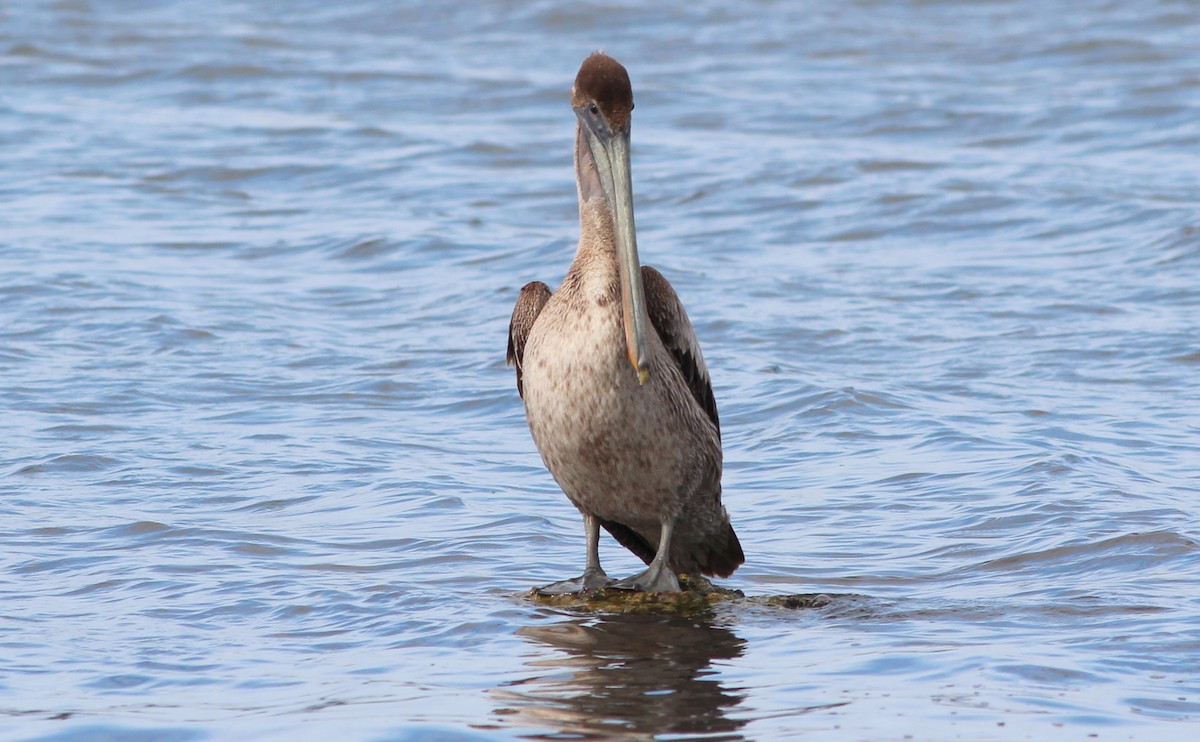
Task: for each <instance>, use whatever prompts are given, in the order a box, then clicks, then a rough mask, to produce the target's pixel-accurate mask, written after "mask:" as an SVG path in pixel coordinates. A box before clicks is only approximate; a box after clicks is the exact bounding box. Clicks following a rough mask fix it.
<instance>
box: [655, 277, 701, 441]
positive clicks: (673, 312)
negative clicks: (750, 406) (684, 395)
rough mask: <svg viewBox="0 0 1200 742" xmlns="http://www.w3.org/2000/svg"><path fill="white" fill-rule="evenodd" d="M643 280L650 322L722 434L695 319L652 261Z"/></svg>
mask: <svg viewBox="0 0 1200 742" xmlns="http://www.w3.org/2000/svg"><path fill="white" fill-rule="evenodd" d="M642 283H643V284H644V286H645V293H646V311H647V313H648V314H649V315H650V324H652V325H654V329H655V330H657V331H658V336H659V338H661V339H662V341H663V345H665V346H667V350H669V351H671V356H672V357H673V358H674V359H675V364H676V366H678V368H679V372H680V373H681V374H683V379H684V381H686V382H687V385H688V389H690V390H691V392H692V396H693V397H694V398H695V399H696V404H698V405H700V409H702V410H704V411H705V413H707V414H708V417H709V419H711V420H712V421H713V425H715V426H716V427H717V437H718V438H719V437H720V436H721V421H720V420H718V419H717V399H716V397H714V396H713V390H712V381H711V380H710V379H709V377H708V366H705V365H704V356H703V355H701V353H700V341H698V340H697V339H696V331H695V330H694V329H692V321H691V320H690V319H688V316H687V312H686V311H684V309H683V302H681V301H679V297H678V296H677V295H676V294H675V289H673V288H671V284H670V283H669V282H668V281H667V279H665V278H663V275H662V274H661V273H659V272H658V271H657V270H655V269H653V268H651V267H650V266H648V265H643V266H642Z"/></svg>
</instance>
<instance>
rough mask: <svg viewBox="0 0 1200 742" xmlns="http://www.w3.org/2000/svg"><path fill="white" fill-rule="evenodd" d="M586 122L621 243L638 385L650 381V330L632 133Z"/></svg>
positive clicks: (624, 301)
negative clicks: (632, 164) (631, 155)
mask: <svg viewBox="0 0 1200 742" xmlns="http://www.w3.org/2000/svg"><path fill="white" fill-rule="evenodd" d="M587 123H588V122H587V121H584V124H585V125H584V126H583V130H584V131H585V132H586V133H587V143H588V146H589V148H590V149H591V153H592V159H593V160H594V161H595V163H596V172H597V174H598V175H599V176H600V185H601V187H602V188H603V189H604V197H605V199H607V201H608V205H609V208H610V209H611V213H612V221H613V236H614V237H615V238H616V241H617V272H618V274H619V276H620V282H621V315H622V317H623V318H624V322H625V350H626V352H627V353H628V356H629V363H630V364H631V365H632V366H633V368H634V370H635V371H637V377H638V383H639V384H645V383H646V382H647V381H649V380H650V344H649V340H648V337H649V328H648V324H647V319H646V296H645V291H644V289H643V288H642V264H641V262H640V261H639V260H638V250H637V230H636V229H635V228H634V222H633V176H632V174H631V172H630V169H629V130H628V128H626V129H625V131H617V132H609V131H608V130H607V129H601V130H599V131H597V130H596V129H593V127H592V126H588V125H587Z"/></svg>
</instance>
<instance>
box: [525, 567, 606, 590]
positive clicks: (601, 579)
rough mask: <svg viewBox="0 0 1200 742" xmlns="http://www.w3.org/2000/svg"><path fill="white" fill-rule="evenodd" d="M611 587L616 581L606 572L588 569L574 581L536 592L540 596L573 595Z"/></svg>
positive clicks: (565, 581)
mask: <svg viewBox="0 0 1200 742" xmlns="http://www.w3.org/2000/svg"><path fill="white" fill-rule="evenodd" d="M609 587H614V581H613V580H612V578H610V577H609V576H608V575H606V574H604V570H602V569H588V570H584V572H583V574H581V575H580V576H578V577H576V578H575V579H573V580H562V581H561V582H552V583H550V584H549V585H546V586H545V587H539V588H537V589H536V591H535V592H537V594H538V595H571V594H573V593H582V592H584V591H587V590H604V589H605V588H609Z"/></svg>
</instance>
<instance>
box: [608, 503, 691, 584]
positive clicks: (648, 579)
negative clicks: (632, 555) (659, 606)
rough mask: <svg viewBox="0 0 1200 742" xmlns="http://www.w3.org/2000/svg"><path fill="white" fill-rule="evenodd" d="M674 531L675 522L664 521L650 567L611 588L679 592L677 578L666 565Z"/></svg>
mask: <svg viewBox="0 0 1200 742" xmlns="http://www.w3.org/2000/svg"><path fill="white" fill-rule="evenodd" d="M674 530H675V521H674V520H664V521H663V524H662V531H661V532H660V533H659V536H658V551H657V552H655V554H654V559H652V560H651V561H650V566H649V567H646V570H645V571H644V572H639V573H638V574H636V575H634V576H632V577H626V578H625V579H623V580H617V581H616V582H614V583H613V584H612V587H615V588H618V589H620V590H642V591H644V592H648V593H677V592H681V591H680V589H679V578H678V577H676V576H675V572H674V570H672V569H671V565H670V564H669V563H668V557H669V555H670V554H671V534H672V533H673V532H674Z"/></svg>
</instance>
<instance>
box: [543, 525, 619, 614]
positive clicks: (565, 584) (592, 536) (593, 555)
mask: <svg viewBox="0 0 1200 742" xmlns="http://www.w3.org/2000/svg"><path fill="white" fill-rule="evenodd" d="M583 528H584V532H585V534H586V536H587V566H586V567H584V569H583V574H581V575H580V576H578V577H576V578H575V579H573V580H562V581H561V582H552V583H550V584H549V585H546V586H545V587H539V588H538V589H537V593H538V595H569V594H570V593H578V592H582V591H584V590H603V589H604V588H606V587H611V586H612V583H613V581H612V580H611V579H609V576H608V575H606V574H604V569H603V568H602V567H601V566H600V521H599V520H597V519H596V516H594V515H588V514H587V513H584V515H583Z"/></svg>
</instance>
